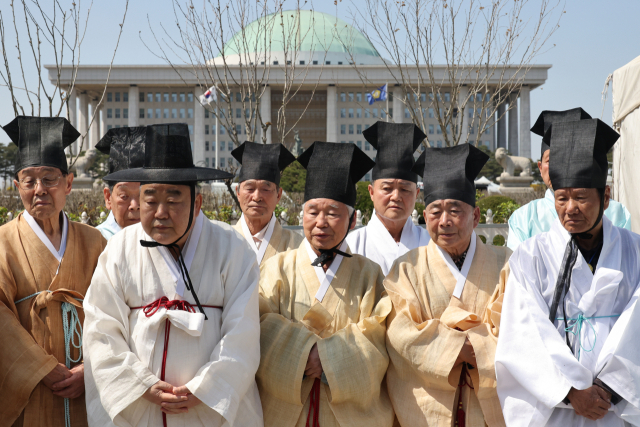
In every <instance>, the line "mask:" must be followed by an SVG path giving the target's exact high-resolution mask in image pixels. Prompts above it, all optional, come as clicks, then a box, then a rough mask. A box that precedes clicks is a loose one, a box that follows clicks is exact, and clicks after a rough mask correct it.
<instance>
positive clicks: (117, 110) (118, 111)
mask: <svg viewBox="0 0 640 427" xmlns="http://www.w3.org/2000/svg"><path fill="white" fill-rule="evenodd" d="M119 118H120V109H119V108H116V119H119Z"/></svg>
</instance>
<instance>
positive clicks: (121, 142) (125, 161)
mask: <svg viewBox="0 0 640 427" xmlns="http://www.w3.org/2000/svg"><path fill="white" fill-rule="evenodd" d="M146 136H147V128H146V127H145V126H137V127H121V128H113V129H109V130H108V131H107V133H106V134H105V135H104V136H103V137H102V139H101V140H100V141H99V142H98V144H96V148H97V149H98V150H99V151H101V152H102V153H104V154H108V155H109V173H110V174H112V173H114V172H118V171H121V170H125V169H135V168H141V167H143V166H144V155H145V150H144V144H145V141H146ZM106 182H108V181H106Z"/></svg>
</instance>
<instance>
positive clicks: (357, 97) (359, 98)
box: [356, 92, 362, 102]
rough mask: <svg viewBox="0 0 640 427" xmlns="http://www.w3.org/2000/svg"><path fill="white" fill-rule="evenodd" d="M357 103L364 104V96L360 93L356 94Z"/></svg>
mask: <svg viewBox="0 0 640 427" xmlns="http://www.w3.org/2000/svg"><path fill="white" fill-rule="evenodd" d="M356 101H357V102H362V94H361V93H360V92H358V93H356Z"/></svg>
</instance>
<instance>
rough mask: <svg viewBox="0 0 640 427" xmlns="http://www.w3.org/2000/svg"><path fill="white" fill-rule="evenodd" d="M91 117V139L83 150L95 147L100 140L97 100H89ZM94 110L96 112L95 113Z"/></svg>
mask: <svg viewBox="0 0 640 427" xmlns="http://www.w3.org/2000/svg"><path fill="white" fill-rule="evenodd" d="M90 105H91V117H93V122H92V123H91V132H90V133H91V138H90V139H89V141H88V142H89V143H88V144H85V150H89V149H91V148H93V147H95V146H96V144H97V143H98V141H99V140H100V135H101V134H100V110H99V109H98V98H91V101H90ZM96 110H98V111H97V112H96Z"/></svg>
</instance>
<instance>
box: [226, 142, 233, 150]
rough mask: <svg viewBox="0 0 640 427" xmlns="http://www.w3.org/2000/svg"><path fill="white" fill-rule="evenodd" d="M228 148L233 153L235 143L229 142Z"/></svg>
mask: <svg viewBox="0 0 640 427" xmlns="http://www.w3.org/2000/svg"><path fill="white" fill-rule="evenodd" d="M227 148H228V149H229V151H233V141H229V142H228V145H227Z"/></svg>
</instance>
